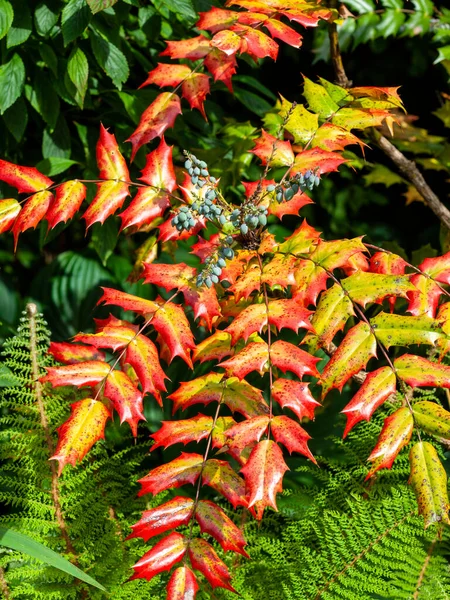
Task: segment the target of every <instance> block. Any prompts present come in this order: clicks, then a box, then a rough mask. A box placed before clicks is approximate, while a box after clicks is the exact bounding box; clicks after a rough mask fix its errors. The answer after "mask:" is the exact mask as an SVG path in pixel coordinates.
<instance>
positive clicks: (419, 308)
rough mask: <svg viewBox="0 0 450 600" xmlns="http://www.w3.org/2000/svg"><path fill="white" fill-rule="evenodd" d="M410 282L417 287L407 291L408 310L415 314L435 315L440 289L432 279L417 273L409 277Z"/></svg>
mask: <svg viewBox="0 0 450 600" xmlns="http://www.w3.org/2000/svg"><path fill="white" fill-rule="evenodd" d="M411 283H412V284H413V285H414V286H415V287H416V288H417V289H416V290H415V291H411V292H409V293H408V298H409V304H408V309H407V310H408V311H409V312H410V313H411V314H412V315H415V316H419V315H428V316H429V317H433V318H434V317H435V316H436V311H437V306H438V303H439V298H440V297H441V294H442V293H443V292H442V289H441V287H440V286H439V285H438V284H437V283H435V282H434V281H433V280H432V279H428V277H425V276H424V275H419V274H418V273H417V274H415V275H413V276H412V277H411Z"/></svg>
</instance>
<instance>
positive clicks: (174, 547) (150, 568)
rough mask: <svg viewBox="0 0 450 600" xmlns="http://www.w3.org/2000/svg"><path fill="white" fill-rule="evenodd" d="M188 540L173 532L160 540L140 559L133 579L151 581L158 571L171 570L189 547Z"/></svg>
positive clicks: (135, 567)
mask: <svg viewBox="0 0 450 600" xmlns="http://www.w3.org/2000/svg"><path fill="white" fill-rule="evenodd" d="M188 545H189V544H188V540H187V539H186V538H185V537H184V535H181V533H176V532H174V533H171V534H170V535H168V536H167V537H165V538H163V539H162V540H161V541H160V542H158V543H157V544H156V545H155V546H153V548H152V549H151V550H149V551H148V552H147V553H146V554H144V556H143V557H142V558H141V560H139V561H138V562H137V563H136V564H135V565H133V569H134V570H135V573H134V575H133V576H132V577H130V580H132V579H146V580H147V581H150V579H152V578H153V577H155V575H158V573H162V572H163V571H170V569H171V568H172V567H173V565H174V564H176V563H177V562H180V560H181V559H182V558H183V556H184V555H185V553H186V550H187V548H188Z"/></svg>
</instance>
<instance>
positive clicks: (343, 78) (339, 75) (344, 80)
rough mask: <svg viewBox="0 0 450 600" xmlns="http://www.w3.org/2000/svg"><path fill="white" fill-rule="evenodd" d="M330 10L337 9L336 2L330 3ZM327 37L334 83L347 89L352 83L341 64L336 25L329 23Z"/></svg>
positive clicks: (332, 0)
mask: <svg viewBox="0 0 450 600" xmlns="http://www.w3.org/2000/svg"><path fill="white" fill-rule="evenodd" d="M330 8H337V0H331V1H330ZM328 37H329V39H330V56H331V62H332V63H333V68H334V74H335V77H336V83H337V84H338V85H340V86H342V87H343V88H349V87H351V86H352V82H351V81H350V79H349V78H348V77H347V74H346V72H345V68H344V63H343V62H342V55H341V50H340V48H339V37H338V32H337V25H336V23H335V22H333V23H330V24H329V25H328Z"/></svg>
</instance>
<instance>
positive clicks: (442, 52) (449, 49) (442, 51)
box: [434, 46, 450, 64]
mask: <svg viewBox="0 0 450 600" xmlns="http://www.w3.org/2000/svg"><path fill="white" fill-rule="evenodd" d="M438 52H439V54H438V57H437V59H436V60H435V61H434V64H437V63H440V62H442V61H443V60H450V46H442V48H438Z"/></svg>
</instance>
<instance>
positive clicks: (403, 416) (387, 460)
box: [366, 407, 414, 480]
mask: <svg viewBox="0 0 450 600" xmlns="http://www.w3.org/2000/svg"><path fill="white" fill-rule="evenodd" d="M413 429H414V419H413V417H412V415H411V412H410V410H409V408H406V407H403V408H399V409H398V410H396V411H395V413H393V414H392V415H391V416H390V417H387V418H386V419H385V420H384V425H383V429H382V430H381V433H380V436H379V438H378V441H377V445H376V446H375V448H374V449H373V450H372V453H371V455H370V456H369V458H368V459H367V460H370V461H372V463H373V464H372V466H371V468H370V471H369V473H368V474H367V477H366V480H367V479H369V477H372V475H373V474H374V473H376V472H377V471H379V470H380V469H390V468H391V467H392V465H393V463H394V460H395V459H396V457H397V454H398V453H399V452H400V450H401V449H402V448H403V447H404V446H406V444H408V442H409V440H410V439H411V436H412V432H413Z"/></svg>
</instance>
